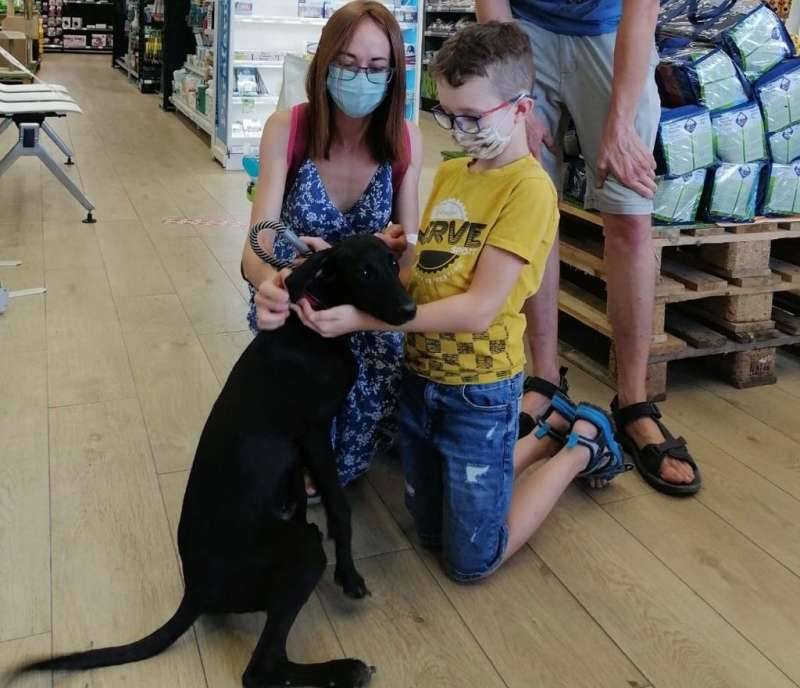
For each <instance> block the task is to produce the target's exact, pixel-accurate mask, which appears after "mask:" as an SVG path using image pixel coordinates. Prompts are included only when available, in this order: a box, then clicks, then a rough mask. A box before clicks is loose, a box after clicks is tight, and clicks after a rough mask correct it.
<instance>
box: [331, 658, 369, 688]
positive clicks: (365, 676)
mask: <svg viewBox="0 0 800 688" xmlns="http://www.w3.org/2000/svg"><path fill="white" fill-rule="evenodd" d="M374 673H375V667H373V666H367V665H366V664H364V662H362V661H361V660H360V659H340V660H336V661H333V662H331V672H330V680H329V682H328V685H329V686H333V687H334V688H364V686H367V685H369V682H370V681H371V680H372V675H373V674H374Z"/></svg>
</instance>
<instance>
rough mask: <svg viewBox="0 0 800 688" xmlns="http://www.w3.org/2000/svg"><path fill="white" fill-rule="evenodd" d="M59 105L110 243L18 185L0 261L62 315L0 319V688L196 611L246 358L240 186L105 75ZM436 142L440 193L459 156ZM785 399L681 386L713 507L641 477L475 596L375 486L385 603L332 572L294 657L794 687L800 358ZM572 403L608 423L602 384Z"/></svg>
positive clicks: (368, 510)
mask: <svg viewBox="0 0 800 688" xmlns="http://www.w3.org/2000/svg"><path fill="white" fill-rule="evenodd" d="M43 78H45V79H48V80H52V81H54V82H56V83H63V84H65V85H67V86H68V87H69V88H70V90H71V91H72V92H73V94H74V95H75V97H76V98H77V99H78V100H79V102H80V103H81V105H82V107H83V109H84V114H83V115H82V116H80V117H70V118H68V119H67V120H65V121H59V122H58V123H57V130H58V131H59V133H60V134H62V135H63V137H64V138H65V140H67V141H68V142H69V143H70V144H71V145H72V146H73V148H74V150H75V156H76V162H77V165H76V166H75V167H73V168H71V169H70V170H69V171H68V174H69V175H70V176H71V177H72V178H73V179H75V180H76V182H77V183H78V184H80V185H81V186H82V187H83V188H85V189H86V190H87V192H89V193H90V194H92V197H93V199H94V201H95V203H97V205H98V220H99V221H98V223H97V224H96V225H94V226H86V225H83V224H81V222H80V220H81V217H82V213H81V210H80V208H79V207H78V206H77V205H76V204H75V203H74V201H72V199H71V198H69V196H67V195H66V194H65V192H64V191H63V190H62V189H61V188H60V187H59V186H58V184H57V183H56V182H55V181H54V180H53V179H52V178H51V177H50V176H49V173H48V172H47V171H46V170H42V169H40V166H39V165H38V163H36V161H32V160H22V161H20V162H19V163H17V164H16V165H15V166H14V168H12V170H11V171H10V172H8V173H7V174H6V175H4V176H3V177H2V182H0V208H2V217H0V260H2V259H10V258H20V259H22V260H24V262H25V264H24V266H23V267H22V268H0V280H2V281H3V282H4V283H7V284H8V286H9V287H10V288H12V289H19V288H27V287H33V286H39V285H46V286H47V288H48V293H47V295H46V296H35V297H27V298H24V299H18V300H15V301H13V302H12V304H11V307H10V309H9V311H8V313H6V314H5V315H4V316H0V686H3V685H5V681H4V679H3V674H4V672H5V671H6V670H8V669H9V668H11V667H13V666H15V665H16V664H17V663H19V662H21V661H24V660H29V659H32V658H34V657H40V656H44V655H47V654H48V653H50V652H51V651H56V652H62V651H70V650H78V649H81V648H87V647H90V646H92V645H94V646H98V645H100V644H106V643H117V642H126V641H129V640H132V639H134V638H137V637H140V636H141V635H143V634H145V633H148V632H150V631H152V630H153V629H154V628H156V627H157V626H158V625H160V624H161V623H162V622H163V621H164V620H165V619H166V618H167V617H168V616H169V615H170V614H171V613H172V612H173V611H174V608H175V606H176V604H177V603H178V601H179V599H180V597H181V571H180V567H179V562H178V560H177V557H176V547H175V542H174V533H175V530H176V528H177V522H178V517H179V514H180V507H181V501H182V497H183V493H184V490H185V486H186V480H187V476H188V470H187V469H188V467H189V466H190V463H191V460H192V455H193V452H194V448H195V445H196V442H197V437H198V433H199V432H200V429H201V428H202V424H203V422H204V421H205V418H206V414H207V413H208V410H209V408H210V406H211V404H212V403H213V401H214V399H215V397H216V394H217V392H218V390H219V388H220V385H221V384H222V383H223V382H224V381H225V379H226V377H227V375H228V373H229V371H230V368H231V366H232V365H233V364H234V362H235V361H236V359H237V357H238V355H239V353H240V352H241V351H242V350H243V349H244V347H246V346H247V344H248V342H249V341H250V338H251V335H250V333H249V332H248V330H247V325H246V322H245V318H244V315H245V311H246V307H247V290H246V288H245V286H244V285H243V284H242V283H241V281H240V280H239V277H238V255H239V252H240V250H241V246H242V243H243V239H244V231H245V227H246V221H247V215H248V211H249V208H248V205H247V203H246V201H245V196H244V188H245V183H246V181H245V178H244V176H243V175H241V174H233V173H225V172H223V171H222V170H221V169H220V168H219V166H218V165H217V164H216V163H214V162H212V161H211V160H210V153H209V150H208V146H207V144H206V142H204V141H203V140H202V139H200V138H199V137H198V136H197V135H196V134H195V133H194V131H193V130H192V128H191V127H190V126H187V125H186V124H185V123H184V122H183V121H181V120H180V119H179V118H178V117H177V116H175V115H174V114H170V113H165V112H162V111H161V110H160V109H159V108H158V105H157V101H156V99H155V97H152V96H142V95H140V94H138V93H137V92H136V91H135V89H134V88H133V87H132V86H131V85H130V84H128V83H127V82H126V80H125V79H124V78H123V77H122V76H121V75H120V74H119V73H116V72H113V71H112V70H111V69H110V68H109V67H108V64H107V60H106V59H104V58H103V59H94V58H92V57H79V56H72V55H70V56H66V55H65V56H51V55H48V56H47V57H46V59H45V66H44V70H43ZM429 124H430V122H427V124H426V126H425V134H426V137H427V140H428V142H429V147H428V149H427V150H426V167H425V171H424V175H423V177H424V181H423V189H424V190H425V189H427V188H428V187H429V185H430V181H431V179H432V173H433V167H434V165H435V164H436V163H437V159H438V151H439V150H441V149H449V148H451V147H452V145H451V144H450V143H449V141H448V140H447V139H446V138H443V137H442V135H441V134H440V133H439V132H437V131H436V129H435V128H434V127H432V126H428V125H429ZM13 140H14V132H11V131H8V132H5V133H4V134H3V135H2V136H0V150H4V149H5V148H6V147H7V146H9V145H11V143H12V142H13ZM54 154H55V155H60V154H58V153H54ZM177 220H203V221H204V224H196V225H195V224H176V223H175V222H176V221H177ZM701 374H702V371H701ZM778 376H779V382H778V384H777V385H775V386H773V387H764V388H758V389H752V390H741V391H740V390H733V389H732V388H729V387H726V386H724V385H721V384H719V383H717V382H715V381H713V380H711V379H708V378H706V377H702V376H700V377H698V375H697V374H695V373H688V374H677V375H674V376H673V380H672V382H673V385H674V389H672V390H671V393H670V398H669V400H668V401H667V402H666V403H665V404H664V405H663V410H664V412H665V419H666V421H667V423H668V424H669V425H670V426H671V428H672V429H673V431H674V432H675V434H682V435H684V436H685V437H686V438H687V439H688V440H689V443H690V446H691V448H692V450H693V452H694V454H695V455H696V457H697V458H698V460H699V462H700V465H701V467H702V469H703V473H704V476H705V482H706V487H705V488H704V490H703V491H702V492H701V493H700V495H699V496H698V497H697V498H695V499H691V500H688V501H687V500H670V499H667V498H665V497H662V496H661V495H658V494H656V493H655V492H653V490H652V489H650V488H649V487H648V486H647V485H646V484H645V483H644V482H643V481H642V480H641V479H640V478H639V477H638V476H637V475H635V474H628V475H625V476H623V477H622V478H621V479H620V480H619V481H617V482H616V483H615V484H614V485H613V486H612V487H611V488H609V489H608V490H605V491H602V492H598V493H591V494H587V493H584V492H583V491H582V490H581V489H580V488H578V487H574V488H571V489H570V490H569V491H568V493H567V494H566V495H565V497H564V499H563V500H562V502H561V503H560V504H559V506H558V507H557V509H556V510H555V512H554V513H553V515H552V517H551V518H550V519H549V520H548V521H547V523H546V524H545V525H544V527H543V528H542V529H541V531H540V532H539V533H538V534H537V535H536V536H535V537H534V538H533V539H532V540H531V542H530V543H529V546H528V547H526V548H524V549H523V550H522V551H521V552H520V554H519V555H518V556H517V557H516V558H515V559H514V560H513V561H512V562H510V564H509V565H508V566H507V567H506V568H505V569H504V570H501V571H500V572H499V573H498V574H496V575H495V576H494V577H492V578H491V579H490V580H489V581H486V582H484V583H482V584H478V585H472V586H458V585H455V584H453V583H452V582H450V581H449V580H448V579H447V578H446V577H445V576H444V575H443V574H442V572H441V570H440V567H439V564H438V561H437V559H436V557H435V556H434V555H432V554H430V553H428V552H425V551H423V550H421V549H420V548H419V547H418V545H417V543H416V540H415V538H414V536H413V527H412V523H411V520H410V518H409V516H408V514H407V512H406V511H405V508H404V506H403V489H404V488H403V480H402V475H401V471H400V467H399V466H398V465H397V464H396V463H394V462H392V461H391V460H388V459H383V460H381V461H380V462H378V463H376V465H375V466H374V467H373V470H372V471H371V473H370V474H369V476H368V479H367V480H365V481H361V482H360V483H359V484H357V485H355V486H353V487H352V488H351V489H350V499H351V502H352V504H353V512H354V533H355V535H354V551H355V554H356V557H357V558H358V566H359V568H360V570H361V572H362V574H363V575H364V577H365V579H366V580H367V583H368V585H369V587H370V589H371V590H372V593H373V594H372V596H371V597H369V598H368V599H366V600H362V601H358V602H354V601H351V600H347V599H345V598H344V597H343V596H342V594H341V592H340V590H339V589H338V587H337V586H335V585H334V584H333V580H332V565H331V566H329V567H328V571H327V572H326V574H325V577H324V579H323V582H322V583H321V584H320V586H319V588H318V590H317V591H316V592H315V594H314V595H313V596H312V598H311V600H310V601H309V604H308V605H307V606H306V607H305V609H304V610H303V612H302V613H301V615H300V617H299V619H298V622H297V624H296V626H295V629H294V631H293V633H292V636H291V638H290V652H291V653H292V655H293V656H294V657H296V658H298V659H300V660H305V661H320V660H326V659H331V658H336V657H344V656H358V657H361V658H363V659H364V660H366V661H368V662H369V663H371V664H375V665H376V666H377V668H378V673H377V674H376V675H375V678H374V680H373V686H375V688H449V687H451V686H452V687H453V688H503V687H505V688H531V687H535V688H754V687H757V688H778V687H780V688H791V687H794V688H798V687H800V659H798V658H799V657H800V652H798V636H800V429H799V427H800V426H798V423H797V419H798V418H800V412H798V403H800V357H795V358H792V357H789V356H784V355H782V356H780V357H779V360H778ZM570 382H571V385H572V389H573V392H574V396H575V397H576V398H580V399H586V400H589V401H592V402H594V403H598V404H603V405H605V404H607V403H608V400H609V398H610V396H611V393H610V390H609V389H608V388H606V387H605V386H604V385H603V384H602V383H600V382H598V381H597V380H595V379H593V378H591V377H589V376H588V375H586V374H584V373H582V372H580V371H577V370H573V371H571V373H570ZM311 517H312V518H313V519H314V520H315V521H316V522H317V523H319V524H320V525H322V524H323V517H322V514H321V513H320V510H319V509H318V508H317V509H312V510H311ZM328 556H329V561H330V562H331V563H332V562H333V552H332V550H331V549H330V548H329V547H328ZM263 624H264V616H263V615H247V616H243V617H236V618H234V617H225V618H206V619H202V620H201V621H199V622H198V623H197V624H196V626H195V628H194V629H193V630H192V631H191V632H190V633H187V634H186V635H185V636H184V637H183V638H182V639H181V640H180V641H179V642H178V643H177V644H176V646H175V647H173V648H171V649H170V650H169V651H168V652H166V653H164V654H163V655H161V656H160V657H158V658H156V659H153V660H150V661H148V662H143V663H141V664H137V665H131V666H126V667H119V668H113V669H107V670H100V671H96V672H92V673H91V674H83V675H77V676H72V677H69V676H63V675H58V676H55V677H52V678H51V677H50V676H34V677H30V678H28V679H26V680H25V681H23V682H21V683H19V684H16V685H19V686H20V688H44V686H58V687H59V688H62V687H66V688H78V687H79V686H80V687H83V686H89V685H91V686H94V687H96V688H123V687H126V688H130V687H131V686H135V687H136V688H166V687H169V688H173V687H174V688H183V687H185V688H198V687H203V688H235V686H239V685H240V680H241V674H242V671H243V670H244V667H245V665H246V663H247V660H248V657H249V654H250V653H251V652H252V649H253V647H254V646H255V643H256V641H257V639H258V636H259V634H260V632H261V629H262V627H263Z"/></svg>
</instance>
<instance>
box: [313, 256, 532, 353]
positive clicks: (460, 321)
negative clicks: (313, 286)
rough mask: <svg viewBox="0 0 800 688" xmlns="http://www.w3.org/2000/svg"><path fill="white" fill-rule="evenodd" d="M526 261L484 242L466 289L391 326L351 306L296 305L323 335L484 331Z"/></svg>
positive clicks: (506, 297)
mask: <svg viewBox="0 0 800 688" xmlns="http://www.w3.org/2000/svg"><path fill="white" fill-rule="evenodd" d="M525 265H526V262H525V261H524V260H523V259H522V258H520V257H519V256H517V255H515V254H513V253H509V252H508V251H504V250H503V249H500V248H495V247H494V246H485V247H484V248H483V251H482V252H481V257H480V259H479V260H478V265H477V266H476V268H475V276H474V277H473V279H472V284H471V285H470V287H469V290H468V291H466V292H465V293H463V294H457V295H456V296H450V297H448V298H446V299H441V300H440V301H434V302H432V303H426V304H424V305H422V306H420V307H419V308H418V309H417V315H416V317H415V318H414V319H413V320H411V321H410V322H407V323H406V324H405V325H400V326H399V327H395V326H392V325H389V324H387V323H385V322H381V321H380V320H377V319H375V318H373V317H372V316H370V315H367V314H366V313H362V312H361V311H359V310H356V309H355V308H353V307H352V306H338V307H336V308H331V309H328V310H325V311H314V310H313V309H312V308H311V306H309V304H308V302H306V301H302V302H301V304H300V307H299V308H298V311H299V315H300V317H301V319H302V320H303V322H304V323H305V324H306V325H307V326H308V327H310V328H311V329H313V330H315V331H317V332H318V333H319V334H321V335H322V336H323V337H338V336H340V335H343V334H347V333H348V332H359V331H370V330H372V331H380V332H382V331H390V330H399V331H402V332H484V331H486V330H488V329H489V326H490V325H491V324H492V322H494V319H495V318H496V317H497V314H498V313H499V312H500V309H501V308H502V307H503V304H504V303H505V302H506V300H507V299H508V296H509V294H511V290H512V289H513V288H514V285H515V284H516V283H517V280H518V279H519V276H520V273H521V272H522V269H523V268H524V267H525Z"/></svg>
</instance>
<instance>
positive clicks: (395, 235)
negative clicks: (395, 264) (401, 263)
mask: <svg viewBox="0 0 800 688" xmlns="http://www.w3.org/2000/svg"><path fill="white" fill-rule="evenodd" d="M375 236H376V237H378V239H380V240H381V241H382V242H383V243H385V244H386V245H387V246H388V247H389V250H390V251H391V252H392V253H394V255H395V257H396V258H397V259H398V260H400V258H401V257H402V256H403V254H404V253H405V252H406V249H407V248H408V239H406V230H405V229H403V225H396V224H390V225H389V226H388V227H387V228H386V229H384V230H383V231H382V232H377V233H376V234H375Z"/></svg>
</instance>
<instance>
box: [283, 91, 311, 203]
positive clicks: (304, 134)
mask: <svg viewBox="0 0 800 688" xmlns="http://www.w3.org/2000/svg"><path fill="white" fill-rule="evenodd" d="M307 121H308V103H300V104H298V105H295V106H294V107H293V108H292V123H291V126H290V128H289V145H288V146H287V148H286V165H287V168H288V174H287V185H286V188H287V189H288V188H289V185H290V184H291V180H293V179H294V177H295V175H296V174H297V170H299V169H300V165H302V164H303V158H304V157H305V155H306V148H307V147H308V126H307V124H306V123H307Z"/></svg>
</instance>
